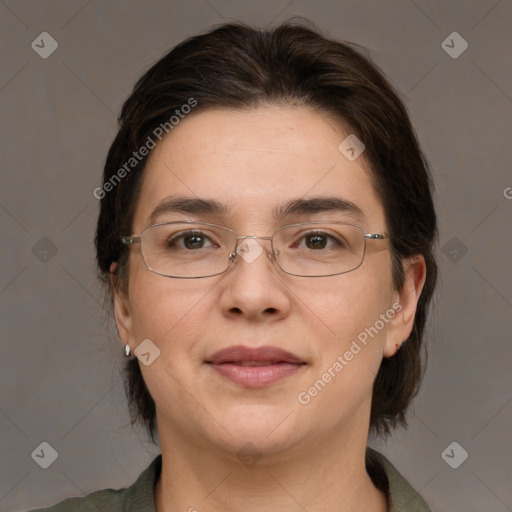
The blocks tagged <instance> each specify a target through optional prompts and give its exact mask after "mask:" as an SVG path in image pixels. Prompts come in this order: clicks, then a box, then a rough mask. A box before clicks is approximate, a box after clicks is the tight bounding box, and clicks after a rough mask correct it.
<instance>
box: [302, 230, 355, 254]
mask: <svg viewBox="0 0 512 512" xmlns="http://www.w3.org/2000/svg"><path fill="white" fill-rule="evenodd" d="M300 240H301V241H302V242H303V244H302V243H299V244H296V247H298V248H300V247H306V248H307V249H312V250H320V249H332V248H342V247H344V246H345V244H344V243H343V240H342V239H341V240H340V239H337V238H335V237H334V236H332V235H329V234H327V233H324V232H320V231H319V232H311V233H306V234H305V235H303V236H302V237H301V239H300Z"/></svg>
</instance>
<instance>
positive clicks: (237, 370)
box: [205, 345, 306, 388]
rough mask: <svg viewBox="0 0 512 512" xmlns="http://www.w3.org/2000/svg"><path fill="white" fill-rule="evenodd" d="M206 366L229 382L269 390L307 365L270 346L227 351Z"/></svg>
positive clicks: (239, 347)
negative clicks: (265, 387)
mask: <svg viewBox="0 0 512 512" xmlns="http://www.w3.org/2000/svg"><path fill="white" fill-rule="evenodd" d="M205 363H206V364H208V365H209V366H210V367H211V368H213V369H214V370H215V371H217V372H218V373H219V374H220V375H221V376H223V377H225V378H227V379H228V380H231V381H232V382H235V383H236V384H240V385H242V386H246V387H253V388H256V387H262V386H268V385H270V384H272V383H274V382H277V381H279V380H281V379H284V378H285V377H288V376H290V375H293V374H294V373H296V372H297V371H299V370H300V369H301V368H302V367H303V366H304V365H306V363H305V361H303V360H302V359H300V358H299V357H298V356H296V355H295V354H292V353H291V352H288V351H286V350H283V349H280V348H278V347H272V346H270V345H267V346H263V347H257V348H250V347H245V346H243V345H237V346H233V347H228V348H225V349H223V350H219V351H218V352H215V354H213V355H212V356H211V357H210V358H209V359H207V360H206V361H205Z"/></svg>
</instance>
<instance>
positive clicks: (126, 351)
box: [124, 343, 130, 357]
mask: <svg viewBox="0 0 512 512" xmlns="http://www.w3.org/2000/svg"><path fill="white" fill-rule="evenodd" d="M124 355H125V356H126V357H130V345H128V343H127V344H126V345H125V346H124Z"/></svg>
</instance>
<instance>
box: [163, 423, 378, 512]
mask: <svg viewBox="0 0 512 512" xmlns="http://www.w3.org/2000/svg"><path fill="white" fill-rule="evenodd" d="M163 434H164V435H162V433H161V435H160V441H161V448H162V473H161V475H160V479H159V481H158V483H157V486H156V510H157V512H171V511H174V510H183V511H188V512H220V511H222V512H235V511H239V510H244V509H246V510H251V512H270V511H275V510H280V511H282V512H299V511H300V512H303V511H304V510H307V511H308V512H324V511H327V510H329V511H336V512H349V511H350V512H358V511H361V512H362V511H368V510H372V512H385V511H386V510H387V505H386V497H385V496H384V494H383V493H382V492H380V491H379V490H378V489H377V488H376V487H375V485H374V484H373V482H372V480H371V479H370V477H369V475H368V473H367V472H366V468H365V453H366V438H364V439H358V438H353V437H352V438H345V439H339V442H337V443H334V444H333V439H332V436H329V437H328V439H329V442H328V443H327V442H325V441H324V440H322V439H319V438H315V443H314V445H313V446H311V443H309V445H308V446H306V445H305V443H302V444H301V445H300V446H299V445H296V446H294V447H293V448H291V449H287V450H286V454H283V452H280V453H274V454H264V455H263V456H262V457H261V458H259V459H258V457H257V456H256V457H253V458H252V459H250V458H244V461H245V463H243V462H241V460H240V458H238V457H237V455H236V454H227V453H226V452H221V451H220V450H219V449H217V448H212V447H211V446H210V448H209V449H208V447H207V446H205V441H204V440H201V441H199V444H193V443H191V442H190V439H189V440H186V441H185V440H184V442H182V443H177V442H176V435H177V433H176V432H173V433H172V437H170V436H166V435H165V433H163ZM169 439H172V440H173V442H172V443H169V442H167V441H168V440H169Z"/></svg>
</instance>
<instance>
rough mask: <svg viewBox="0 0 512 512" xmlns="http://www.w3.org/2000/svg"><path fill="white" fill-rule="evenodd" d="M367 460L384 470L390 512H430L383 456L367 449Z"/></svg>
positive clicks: (417, 494) (423, 501)
mask: <svg viewBox="0 0 512 512" xmlns="http://www.w3.org/2000/svg"><path fill="white" fill-rule="evenodd" d="M367 459H368V460H370V461H371V462H373V463H374V464H375V463H376V464H378V465H379V466H380V467H381V468H382V470H384V473H385V476H386V477H387V484H388V485H387V489H388V498H389V507H390V508H389V510H390V512H397V511H400V512H431V510H430V508H429V506H428V505H427V503H426V502H425V500H424V499H423V498H422V497H421V496H420V495H419V493H418V492H416V491H415V490H414V489H413V487H412V486H411V485H410V484H409V482H408V481H407V480H406V479H405V478H404V477H403V476H402V475H401V474H400V472H399V471H398V470H397V469H396V468H395V466H393V464H391V462H390V461H389V460H388V459H387V458H386V457H384V455H382V454H381V453H379V452H377V451H375V450H372V449H371V448H368V451H367Z"/></svg>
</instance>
